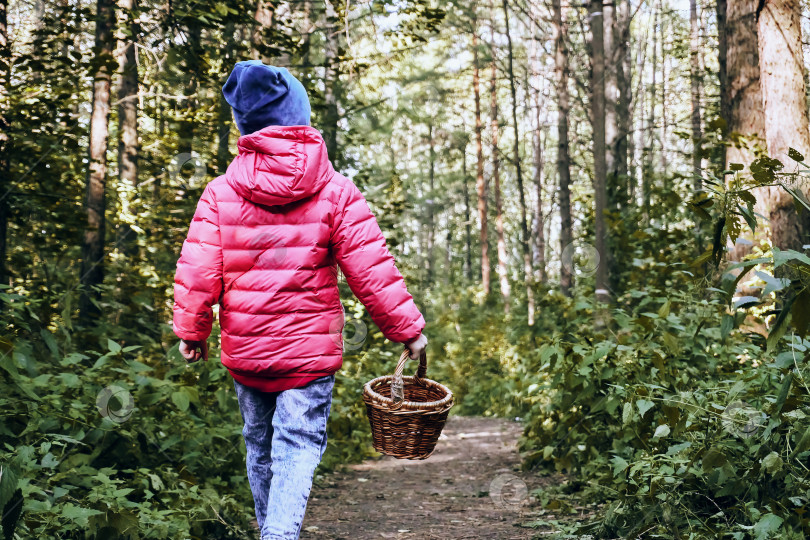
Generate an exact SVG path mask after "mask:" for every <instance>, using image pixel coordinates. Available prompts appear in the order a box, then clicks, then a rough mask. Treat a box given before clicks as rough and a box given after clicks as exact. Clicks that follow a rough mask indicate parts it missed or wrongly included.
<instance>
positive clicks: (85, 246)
mask: <svg viewBox="0 0 810 540" xmlns="http://www.w3.org/2000/svg"><path fill="white" fill-rule="evenodd" d="M113 6H114V4H113V2H112V0H98V2H97V3H96V31H95V51H96V57H95V62H94V63H93V66H94V67H95V70H94V72H93V98H92V112H91V114H90V141H89V145H88V149H87V160H88V167H87V191H86V195H85V204H84V206H85V210H86V211H87V227H86V228H85V230H84V237H83V239H82V264H81V276H80V278H79V282H80V284H81V296H80V298H79V313H80V316H81V318H82V319H83V320H85V321H89V320H90V319H92V318H93V317H94V316H96V315H97V314H98V313H99V310H98V308H97V307H96V305H95V304H94V300H98V299H99V298H100V296H99V293H98V292H97V291H95V290H93V288H94V287H96V286H98V285H101V283H102V282H103V281H104V234H105V232H106V220H105V215H104V212H105V210H106V197H105V191H106V187H107V138H108V135H109V125H108V120H109V114H110V80H111V78H112V69H113V68H112V66H114V65H115V58H114V57H113V46H114V44H113V42H114V40H113V29H114V27H115V9H114V7H113Z"/></svg>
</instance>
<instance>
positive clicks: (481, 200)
mask: <svg viewBox="0 0 810 540" xmlns="http://www.w3.org/2000/svg"><path fill="white" fill-rule="evenodd" d="M472 47H473V96H474V98H475V151H476V156H477V172H476V183H475V185H476V189H477V191H478V218H479V220H480V221H481V235H480V237H479V242H480V244H481V286H482V287H483V289H484V294H485V295H489V291H490V277H489V238H488V235H487V182H486V179H485V178H484V145H483V142H482V140H481V135H482V134H481V132H482V130H483V123H482V122H481V83H480V81H481V77H480V60H479V58H478V56H479V51H478V25H477V23H476V22H474V23H473V34H472Z"/></svg>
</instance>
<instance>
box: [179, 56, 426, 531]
mask: <svg viewBox="0 0 810 540" xmlns="http://www.w3.org/2000/svg"><path fill="white" fill-rule="evenodd" d="M222 92H223V94H224V95H225V99H226V100H227V101H228V104H230V106H231V107H232V109H233V113H234V118H235V120H236V125H237V126H238V128H239V131H240V132H241V134H242V136H241V137H240V138H239V143H238V148H239V153H238V155H237V156H236V158H234V160H233V163H231V165H230V166H229V167H228V170H227V172H226V173H225V175H224V176H220V177H219V178H217V179H216V180H214V181H212V182H211V183H210V184H208V186H207V187H206V188H205V191H204V192H203V195H202V197H201V199H200V202H199V204H198V205H197V211H196V213H195V214H194V219H193V220H192V222H191V227H190V228H189V232H188V237H187V238H186V241H185V243H184V244H183V250H182V253H181V255H180V260H179V261H178V262H177V275H176V277H175V286H174V298H175V304H174V331H175V333H176V334H177V336H178V337H179V338H180V339H181V340H182V343H181V344H180V352H181V353H182V354H183V356H184V357H185V358H186V359H187V360H189V361H191V362H194V361H197V360H200V359H201V358H202V359H207V356H208V348H207V345H206V340H207V338H208V335H209V334H210V333H211V324H212V321H213V312H212V306H213V305H214V304H215V303H219V305H220V311H219V320H220V325H221V327H222V363H223V364H224V365H225V367H227V368H228V370H229V371H230V373H231V375H232V376H233V379H234V386H235V387H236V395H237V397H238V400H239V408H240V410H241V412H242V418H243V420H244V424H245V425H244V429H243V434H244V438H245V446H246V447H247V475H248V480H249V482H250V489H251V491H252V492H253V499H254V502H255V506H256V519H257V520H258V523H259V527H260V528H261V539H262V540H269V539H271V538H273V539H281V538H283V539H288V538H298V534H299V531H300V530H301V522H302V520H303V517H304V511H305V510H306V505H307V499H308V497H309V492H310V489H311V487H312V475H313V473H314V471H315V467H316V466H317V465H318V463H319V462H320V460H321V456H322V455H323V451H324V449H325V447H326V419H327V417H328V416H329V409H330V405H331V401H332V386H333V385H334V382H335V376H334V373H335V372H336V371H337V370H338V369H339V368H340V366H341V364H342V361H343V360H342V352H343V350H342V338H341V334H340V333H341V331H342V328H343V321H344V319H343V317H344V314H343V307H342V305H341V303H340V297H339V294H338V288H337V281H338V278H337V266H340V268H341V270H342V271H343V274H344V275H345V277H346V281H347V282H348V284H349V287H350V288H351V290H352V292H354V294H355V295H356V296H357V297H358V298H359V299H360V300H361V301H362V302H363V304H364V305H365V306H366V308H367V309H368V310H369V313H370V314H371V317H372V319H373V320H374V322H375V323H376V324H377V325H378V326H379V327H380V330H381V331H382V333H383V334H384V335H385V337H386V338H388V339H389V340H391V341H395V342H398V343H405V344H407V347H408V349H410V352H411V358H418V356H419V355H420V353H421V352H422V351H423V350H424V348H425V346H426V345H427V339H426V338H425V336H423V335H422V330H423V328H424V326H425V320H424V318H423V317H422V314H421V313H420V312H419V310H418V309H417V308H416V305H415V304H414V302H413V298H412V297H411V295H410V294H409V293H408V291H407V289H406V288H405V282H404V280H403V278H402V275H401V274H400V273H399V271H398V270H397V268H396V266H395V264H394V258H393V257H392V256H391V254H390V253H389V252H388V249H387V248H386V246H385V239H384V238H383V235H382V232H381V231H380V227H379V226H378V225H377V221H376V220H375V219H374V216H373V215H372V214H371V211H370V210H369V207H368V205H367V204H366V201H365V199H364V198H363V195H362V194H361V193H360V191H359V190H358V189H357V187H356V186H355V185H354V184H353V183H352V182H351V180H348V179H347V178H345V177H344V176H342V175H341V174H339V173H337V172H335V170H334V169H333V167H332V164H331V163H330V162H329V159H328V157H327V153H326V146H325V144H324V141H323V138H322V137H321V134H320V133H319V132H318V131H317V130H316V129H314V128H312V127H310V126H309V117H310V105H309V99H308V98H307V94H306V91H305V90H304V87H303V86H302V85H301V83H300V82H299V81H298V80H296V79H295V77H293V76H292V75H291V74H290V73H289V72H288V71H287V70H286V69H284V68H275V67H272V66H267V65H264V64H263V63H261V62H260V61H257V60H252V61H249V62H239V63H237V64H236V66H235V67H234V69H233V72H232V73H231V75H230V76H229V77H228V80H227V82H226V83H225V86H223V88H222Z"/></svg>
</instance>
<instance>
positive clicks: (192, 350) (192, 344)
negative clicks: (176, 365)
mask: <svg viewBox="0 0 810 540" xmlns="http://www.w3.org/2000/svg"><path fill="white" fill-rule="evenodd" d="M180 354H182V355H183V358H185V359H186V362H188V363H189V364H191V363H193V362H197V361H198V360H200V359H203V360H206V361H207V360H208V342H207V341H186V340H185V339H184V340H181V341H180Z"/></svg>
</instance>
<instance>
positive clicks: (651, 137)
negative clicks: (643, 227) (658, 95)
mask: <svg viewBox="0 0 810 540" xmlns="http://www.w3.org/2000/svg"><path fill="white" fill-rule="evenodd" d="M654 9H655V15H654V16H653V28H652V33H653V42H652V49H653V50H652V83H651V84H650V104H649V106H650V114H649V117H648V118H649V119H648V120H647V140H646V142H645V146H646V148H645V156H644V172H643V174H642V191H643V197H644V217H645V219H646V220H647V221H649V219H650V209H651V208H650V204H651V201H650V199H651V197H652V176H653V163H654V157H655V86H656V76H657V72H658V16H659V13H660V11H661V9H660V3H659V4H658V6H656V7H655V8H654Z"/></svg>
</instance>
